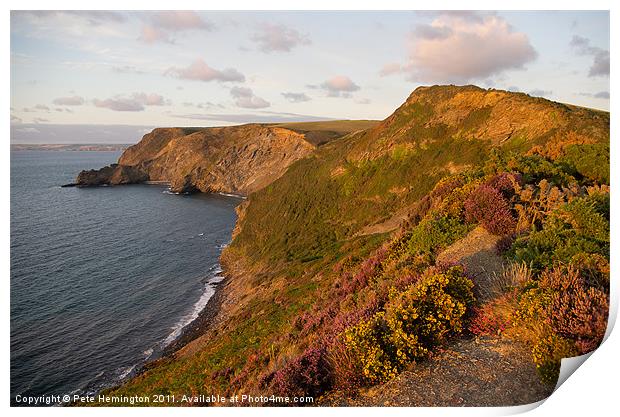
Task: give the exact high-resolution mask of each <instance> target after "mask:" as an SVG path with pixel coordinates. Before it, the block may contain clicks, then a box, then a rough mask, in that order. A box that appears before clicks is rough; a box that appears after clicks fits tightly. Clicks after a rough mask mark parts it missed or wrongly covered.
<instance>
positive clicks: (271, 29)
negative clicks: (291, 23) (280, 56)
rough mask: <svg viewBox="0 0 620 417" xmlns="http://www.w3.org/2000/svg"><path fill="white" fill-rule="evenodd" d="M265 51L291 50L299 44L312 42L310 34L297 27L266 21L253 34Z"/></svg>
mask: <svg viewBox="0 0 620 417" xmlns="http://www.w3.org/2000/svg"><path fill="white" fill-rule="evenodd" d="M252 40H253V41H254V42H256V43H257V44H258V48H259V49H260V50H261V51H263V52H267V53H269V52H274V51H278V52H290V51H291V50H292V49H293V48H295V47H297V46H299V45H308V44H310V39H309V38H308V35H302V34H301V33H299V32H298V31H297V30H296V29H292V28H289V27H287V26H284V25H277V24H271V23H264V24H262V25H260V27H259V28H258V30H257V31H256V32H255V33H254V35H253V36H252Z"/></svg>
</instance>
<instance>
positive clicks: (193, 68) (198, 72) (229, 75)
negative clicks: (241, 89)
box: [164, 59, 245, 82]
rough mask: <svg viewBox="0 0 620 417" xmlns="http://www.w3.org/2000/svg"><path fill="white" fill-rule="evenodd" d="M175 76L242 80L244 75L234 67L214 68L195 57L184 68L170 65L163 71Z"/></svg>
mask: <svg viewBox="0 0 620 417" xmlns="http://www.w3.org/2000/svg"><path fill="white" fill-rule="evenodd" d="M164 74H165V75H170V76H173V77H176V78H180V79H184V80H195V81H220V82H243V81H245V76H244V75H243V74H241V73H240V72H239V71H237V70H236V69H234V68H226V69H223V70H216V69H214V68H211V67H210V66H209V65H207V63H206V62H205V61H204V60H202V59H197V60H196V61H194V62H193V63H192V64H191V65H189V66H188V67H186V68H177V67H171V68H169V69H168V70H166V72H165V73H164Z"/></svg>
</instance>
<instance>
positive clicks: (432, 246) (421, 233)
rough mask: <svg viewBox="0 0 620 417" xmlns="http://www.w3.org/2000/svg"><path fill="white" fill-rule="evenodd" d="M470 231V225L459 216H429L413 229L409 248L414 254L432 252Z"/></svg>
mask: <svg viewBox="0 0 620 417" xmlns="http://www.w3.org/2000/svg"><path fill="white" fill-rule="evenodd" d="M468 231H469V227H468V226H467V225H465V224H463V223H462V222H461V221H460V220H459V219H458V218H455V217H449V216H446V217H444V216H440V217H428V218H426V219H424V220H422V221H421V222H420V224H418V225H417V226H416V227H414V228H413V230H412V231H411V236H410V238H409V242H408V250H409V252H410V253H412V254H420V253H431V254H432V253H435V252H436V251H437V250H439V249H440V248H443V247H445V246H448V245H450V244H452V243H453V242H454V241H456V240H457V239H459V238H461V237H463V236H464V235H465V234H466V233H467V232H468Z"/></svg>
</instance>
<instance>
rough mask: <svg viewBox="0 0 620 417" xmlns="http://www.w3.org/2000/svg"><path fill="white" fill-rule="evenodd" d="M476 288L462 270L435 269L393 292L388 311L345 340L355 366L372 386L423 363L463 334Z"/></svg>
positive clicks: (348, 333) (355, 329)
mask: <svg viewBox="0 0 620 417" xmlns="http://www.w3.org/2000/svg"><path fill="white" fill-rule="evenodd" d="M472 288H473V283H472V282H471V281H470V280H469V279H468V278H466V277H465V276H464V275H463V270H462V268H461V267H452V268H449V269H448V270H446V271H445V272H439V271H436V270H431V271H429V273H428V274H426V275H425V276H423V277H422V278H421V279H420V280H419V281H418V282H417V283H415V284H412V285H410V286H409V287H407V288H406V289H405V290H404V291H402V292H399V291H397V290H396V289H394V291H393V293H392V294H391V296H390V300H389V301H388V303H387V304H386V305H385V311H381V312H378V313H376V314H375V315H373V316H372V317H371V318H370V319H368V320H365V321H362V322H360V323H359V324H358V325H356V326H353V327H350V328H349V329H347V330H346V331H345V332H344V333H343V334H342V335H341V337H342V341H343V344H344V346H345V348H346V350H347V353H348V354H349V357H350V358H351V360H352V362H353V363H354V364H355V365H353V367H354V368H357V369H359V370H360V371H361V373H362V376H363V378H364V381H365V382H366V383H371V384H372V383H378V382H385V381H387V380H389V379H391V378H393V377H394V376H396V375H397V374H398V372H400V371H401V370H402V369H403V368H404V367H405V366H406V365H407V364H408V363H410V362H412V361H416V360H419V359H422V358H424V357H425V356H427V355H428V353H429V352H430V350H431V349H432V348H433V347H434V346H436V345H438V344H440V343H442V342H443V341H444V340H445V339H446V337H447V336H448V335H449V334H451V333H459V332H461V331H462V329H463V319H464V316H465V313H466V311H467V308H468V307H469V306H470V305H471V304H473V302H474V296H473V293H472Z"/></svg>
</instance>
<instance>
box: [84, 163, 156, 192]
mask: <svg viewBox="0 0 620 417" xmlns="http://www.w3.org/2000/svg"><path fill="white" fill-rule="evenodd" d="M148 178H149V177H148V175H147V174H146V173H145V172H143V171H142V170H140V169H139V168H136V167H132V166H126V165H119V164H112V165H108V166H107V167H103V168H101V169H91V170H88V171H82V172H80V173H79V175H78V177H77V179H76V181H75V185H76V186H78V187H85V186H98V185H122V184H137V183H140V182H144V181H147V180H148Z"/></svg>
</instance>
